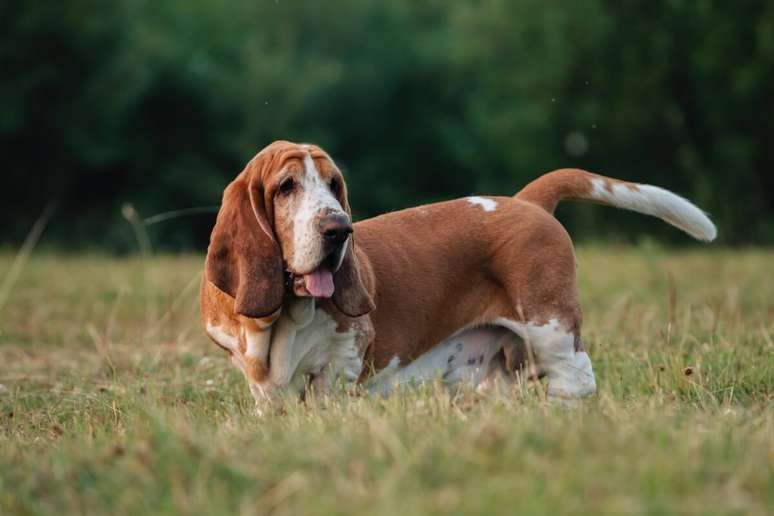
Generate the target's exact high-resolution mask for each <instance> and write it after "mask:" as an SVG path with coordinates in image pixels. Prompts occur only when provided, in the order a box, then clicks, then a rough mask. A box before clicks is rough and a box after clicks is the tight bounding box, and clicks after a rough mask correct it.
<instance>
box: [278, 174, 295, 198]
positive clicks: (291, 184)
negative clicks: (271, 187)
mask: <svg viewBox="0 0 774 516" xmlns="http://www.w3.org/2000/svg"><path fill="white" fill-rule="evenodd" d="M295 188H296V182H295V181H294V180H293V178H292V177H289V178H287V179H285V180H284V181H282V182H281V183H280V185H279V188H277V192H278V193H279V194H280V195H288V194H289V193H290V192H292V191H293V190H294V189H295Z"/></svg>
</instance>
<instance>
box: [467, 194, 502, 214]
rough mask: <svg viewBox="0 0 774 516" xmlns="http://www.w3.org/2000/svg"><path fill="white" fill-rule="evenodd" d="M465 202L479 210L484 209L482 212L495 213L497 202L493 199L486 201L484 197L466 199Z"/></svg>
mask: <svg viewBox="0 0 774 516" xmlns="http://www.w3.org/2000/svg"><path fill="white" fill-rule="evenodd" d="M465 200H466V201H468V202H469V203H470V204H472V205H474V206H476V205H477V206H481V208H483V209H484V211H495V210H496V209H497V201H495V200H494V199H487V198H486V197H478V196H473V197H466V198H465Z"/></svg>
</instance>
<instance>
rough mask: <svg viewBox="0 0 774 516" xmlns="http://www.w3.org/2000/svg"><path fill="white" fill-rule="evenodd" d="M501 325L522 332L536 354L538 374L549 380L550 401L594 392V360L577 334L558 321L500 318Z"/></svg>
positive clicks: (531, 353)
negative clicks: (516, 320) (581, 344)
mask: <svg viewBox="0 0 774 516" xmlns="http://www.w3.org/2000/svg"><path fill="white" fill-rule="evenodd" d="M498 324H500V325H501V326H505V327H507V328H509V329H511V330H512V331H514V332H515V333H517V334H519V335H520V336H521V337H522V338H523V339H524V343H525V345H526V347H527V352H528V353H529V354H530V355H532V356H534V360H535V363H536V364H535V365H536V367H537V373H538V374H539V375H545V376H546V377H547V379H548V392H547V395H548V398H549V399H550V400H560V399H577V398H582V397H584V396H588V395H590V394H593V393H594V392H595V391H596V388H597V385H596V380H595V379H594V371H593V370H592V367H591V359H590V358H589V355H588V353H586V351H585V350H584V349H583V348H582V346H580V340H579V338H578V336H577V335H576V334H574V333H573V332H571V331H567V330H565V329H564V328H563V327H562V325H561V324H560V323H559V322H558V321H557V320H556V319H551V320H549V321H548V323H546V324H535V323H526V324H525V323H519V322H515V321H508V320H504V319H501V320H500V321H498Z"/></svg>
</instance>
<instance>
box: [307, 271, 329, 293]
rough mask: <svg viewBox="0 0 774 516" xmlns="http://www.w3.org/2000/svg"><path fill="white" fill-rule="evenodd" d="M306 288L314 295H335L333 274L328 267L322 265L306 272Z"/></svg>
mask: <svg viewBox="0 0 774 516" xmlns="http://www.w3.org/2000/svg"><path fill="white" fill-rule="evenodd" d="M304 284H305V285H306V290H308V291H309V293H310V294H312V295H313V296H314V297H331V296H332V295H333V274H332V273H331V271H329V270H328V269H323V268H322V267H320V268H319V269H317V270H316V271H314V272H311V273H309V274H304Z"/></svg>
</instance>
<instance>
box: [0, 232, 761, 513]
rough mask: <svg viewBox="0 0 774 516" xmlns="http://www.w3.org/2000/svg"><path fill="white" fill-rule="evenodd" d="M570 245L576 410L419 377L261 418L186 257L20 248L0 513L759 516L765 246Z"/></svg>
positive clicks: (2, 358)
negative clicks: (389, 391) (395, 391)
mask: <svg viewBox="0 0 774 516" xmlns="http://www.w3.org/2000/svg"><path fill="white" fill-rule="evenodd" d="M578 256H579V262H580V266H579V276H580V291H581V298H582V301H583V306H584V310H585V325H584V341H585V344H586V347H587V348H588V349H589V351H590V354H591V356H592V360H593V361H594V366H595V369H596V372H597V381H598V385H599V393H598V395H597V396H595V397H594V398H593V399H589V400H587V401H586V402H584V403H583V405H582V406H581V407H580V408H576V409H567V408H561V407H555V406H549V405H547V404H545V403H544V402H543V401H542V400H543V396H542V391H541V389H542V388H543V387H544V386H542V385H540V384H533V385H531V386H528V387H526V388H524V387H521V388H515V389H513V390H511V391H505V390H503V391H500V392H496V393H494V394H491V395H488V396H486V397H481V396H478V395H476V394H474V393H470V392H460V393H448V392H446V391H444V390H443V389H441V388H440V387H438V386H437V385H430V386H426V387H424V388H421V389H419V390H417V391H414V392H411V393H407V394H401V395H396V396H393V397H391V398H388V399H373V398H366V397H363V398H350V397H346V396H344V395H337V396H332V397H330V398H326V399H315V400H310V401H309V402H308V403H307V404H305V405H304V404H300V403H299V404H293V405H291V406H290V407H289V408H288V412H287V414H285V415H281V416H280V415H271V416H268V417H266V418H264V419H260V420H259V419H256V418H255V417H254V416H253V405H252V399H251V398H250V395H249V393H248V391H247V388H246V385H245V384H244V381H243V379H242V378H241V376H240V374H239V373H238V372H237V371H236V370H235V369H233V367H232V366H231V365H230V363H228V362H227V361H226V358H225V356H224V353H223V352H221V351H220V350H219V349H218V348H216V347H215V345H214V344H211V343H210V342H209V341H208V340H207V339H206V337H205V336H204V334H203V332H202V330H201V328H200V324H199V321H198V305H197V303H198V301H197V294H198V277H199V276H198V274H199V271H200V270H201V266H202V258H201V257H199V256H178V257H161V258H156V259H154V260H152V261H149V262H143V261H142V260H140V259H124V260H120V259H112V258H105V257H100V256H68V255H42V256H39V257H34V258H33V259H32V260H31V261H30V262H29V263H27V264H26V266H25V267H24V269H23V270H22V273H21V275H20V276H19V280H18V282H17V283H16V284H15V285H14V287H13V289H12V291H11V293H10V296H9V297H8V299H7V302H6V303H5V305H4V307H3V308H2V312H1V315H0V317H1V318H0V332H1V333H0V514H57V515H59V514H64V513H84V514H153V515H156V514H181V513H182V514H235V513H236V514H289V515H299V514H320V515H323V514H365V513H367V514H371V515H381V514H384V515H387V514H390V515H392V514H402V515H406V516H407V515H410V514H419V513H430V514H433V513H434V514H450V513H451V514H516V513H520V514H535V513H551V514H582V513H593V514H614V513H617V514H646V513H647V514H653V513H655V514H659V513H663V514H668V513H676V514H686V513H687V514H761V515H762V514H771V513H772V509H774V473H773V472H772V464H774V411H772V401H773V397H774V342H773V339H774V252H772V251H764V250H741V251H730V250H709V251H704V250H702V251H671V250H663V249H660V248H658V247H654V246H644V247H640V248H611V247H607V248H596V247H593V248H581V249H579V252H578ZM12 258H13V256H12V255H10V254H8V253H6V254H4V255H0V278H2V277H3V274H4V271H7V270H8V269H9V267H10V263H11V261H12Z"/></svg>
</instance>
